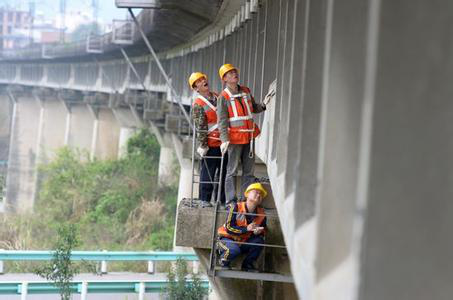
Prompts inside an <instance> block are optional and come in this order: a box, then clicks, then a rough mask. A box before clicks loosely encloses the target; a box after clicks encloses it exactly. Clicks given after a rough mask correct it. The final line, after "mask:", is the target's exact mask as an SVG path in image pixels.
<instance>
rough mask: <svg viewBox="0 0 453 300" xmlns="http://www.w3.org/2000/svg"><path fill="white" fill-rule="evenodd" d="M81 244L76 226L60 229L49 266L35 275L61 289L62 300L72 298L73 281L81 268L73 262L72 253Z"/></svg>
mask: <svg viewBox="0 0 453 300" xmlns="http://www.w3.org/2000/svg"><path fill="white" fill-rule="evenodd" d="M78 244H79V239H78V237H77V231H76V228H75V227H74V225H72V224H68V225H63V226H61V227H60V228H58V240H57V242H56V245H55V253H54V254H53V258H52V260H51V261H50V262H49V264H47V265H45V266H44V267H41V268H38V269H37V270H35V273H36V274H38V275H39V276H41V277H44V278H46V279H47V280H49V281H53V282H54V283H55V285H56V286H57V287H58V288H59V289H60V296H61V299H62V300H69V299H70V298H71V294H72V291H71V281H72V279H73V278H74V276H75V275H76V274H78V273H79V268H78V267H77V266H76V265H74V264H73V263H72V261H71V252H72V250H73V249H74V247H77V245H78Z"/></svg>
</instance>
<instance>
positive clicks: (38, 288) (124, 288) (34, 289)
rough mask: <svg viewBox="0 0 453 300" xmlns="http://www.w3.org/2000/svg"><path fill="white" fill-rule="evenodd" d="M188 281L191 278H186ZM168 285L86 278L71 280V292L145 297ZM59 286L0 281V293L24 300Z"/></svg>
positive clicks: (205, 283) (206, 283)
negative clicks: (136, 294) (131, 294)
mask: <svg viewBox="0 0 453 300" xmlns="http://www.w3.org/2000/svg"><path fill="white" fill-rule="evenodd" d="M187 282H188V283H190V282H191V280H187ZM167 286H168V281H167V280H162V279H161V280H137V281H121V280H87V281H73V282H71V286H70V289H71V292H72V293H74V294H80V299H81V300H86V299H87V294H88V293H98V294H99V293H138V299H139V300H143V299H145V293H161V292H162V291H163V289H164V288H166V287H167ZM201 286H202V287H204V288H209V281H208V280H207V279H201ZM59 292H60V290H59V288H58V287H57V286H55V284H54V283H52V282H45V281H3V282H1V281H0V295H17V294H19V295H21V300H25V299H26V298H27V295H28V294H58V293H59Z"/></svg>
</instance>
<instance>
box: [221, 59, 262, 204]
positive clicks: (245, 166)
mask: <svg viewBox="0 0 453 300" xmlns="http://www.w3.org/2000/svg"><path fill="white" fill-rule="evenodd" d="M219 76H220V79H221V80H222V83H223V84H224V86H225V89H224V90H223V91H222V92H221V93H220V96H219V99H218V104H217V119H218V126H219V131H220V140H221V142H222V144H221V145H220V150H221V151H222V153H227V152H228V165H227V174H226V178H225V191H226V202H227V203H229V202H231V201H237V200H238V198H237V196H236V189H235V187H236V184H235V181H236V177H237V174H238V171H239V170H238V169H239V165H241V166H242V190H244V189H245V187H247V186H249V185H250V184H251V183H252V182H254V180H255V177H254V169H255V156H254V141H255V138H256V137H257V136H258V135H259V134H260V129H259V127H258V125H256V124H255V122H254V121H253V114H256V113H261V112H263V111H265V110H266V104H265V103H266V101H268V99H269V95H266V98H265V101H262V102H261V103H257V102H256V101H255V99H254V98H253V96H252V93H251V91H250V89H249V88H248V87H246V86H243V85H240V84H239V70H238V68H236V67H235V66H234V65H232V64H224V65H222V66H221V67H220V68H219Z"/></svg>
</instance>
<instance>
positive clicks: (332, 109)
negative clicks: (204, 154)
mask: <svg viewBox="0 0 453 300" xmlns="http://www.w3.org/2000/svg"><path fill="white" fill-rule="evenodd" d="M159 2H162V3H163V4H165V3H166V1H159ZM168 3H173V2H171V1H169V2H168ZM217 4H220V6H216V7H218V9H217V10H216V12H217V13H214V14H215V17H214V18H213V19H211V20H207V21H206V23H204V24H202V25H200V26H199V27H197V26H194V27H193V28H194V32H193V34H192V35H189V34H188V35H187V36H188V38H187V39H186V40H177V39H174V40H172V43H170V44H168V47H165V46H162V48H159V47H160V46H158V45H159V43H160V39H161V38H162V39H164V40H165V37H166V36H169V37H171V36H172V34H171V33H172V32H171V30H168V28H167V27H166V24H159V23H158V22H157V19H153V20H155V21H156V22H154V21H153V22H151V23H147V25H146V26H145V29H146V30H147V32H148V30H150V28H154V27H155V28H156V29H155V30H157V31H156V32H159V34H158V35H157V36H151V35H150V36H149V37H150V38H151V42H152V44H155V45H156V48H157V49H159V51H158V56H159V58H160V59H161V61H162V65H163V66H164V69H165V70H166V72H167V73H168V74H169V75H170V79H171V83H172V85H173V86H174V88H175V90H176V92H177V94H178V95H180V96H181V99H182V102H183V103H184V104H185V105H186V106H188V105H189V104H190V103H191V97H192V94H191V91H190V90H189V89H188V88H187V83H186V79H187V76H188V75H189V74H190V73H191V72H192V71H196V70H197V71H198V70H199V71H203V72H205V73H207V74H208V77H209V79H210V82H211V86H212V87H213V88H214V89H215V90H217V91H219V90H221V84H220V81H219V78H218V76H217V70H218V67H219V66H220V65H221V64H223V63H225V62H231V63H233V64H235V65H236V66H238V67H239V69H240V76H241V81H242V83H243V84H244V85H247V86H249V87H250V88H251V90H252V93H253V94H254V96H255V98H256V99H257V100H260V99H261V98H262V97H263V95H265V94H266V93H267V90H268V88H269V86H270V84H271V83H272V82H274V81H276V86H277V93H276V95H275V97H274V98H273V99H272V101H271V104H270V106H269V107H268V109H267V111H266V113H265V114H264V115H261V116H259V117H257V122H258V124H259V125H260V126H261V127H262V135H261V137H260V138H259V139H258V140H257V148H256V152H257V156H258V157H259V159H260V163H261V164H262V166H264V173H266V175H267V177H268V178H269V179H270V185H271V188H272V194H273V199H274V203H275V207H276V209H277V213H278V215H279V217H280V218H279V219H280V220H279V221H280V224H281V230H282V233H283V237H284V241H285V244H286V246H287V250H288V254H289V265H290V269H291V273H292V275H293V277H294V282H295V286H296V288H297V292H298V297H299V298H301V299H304V300H305V299H348V300H349V299H365V300H371V299H411V300H413V299H451V297H452V295H453V287H452V286H451V285H449V284H446V282H449V280H450V279H451V278H453V271H452V270H453V268H452V267H451V264H452V260H451V249H452V247H453V240H452V239H451V238H450V236H451V231H452V230H453V218H451V211H452V209H451V204H450V202H451V201H450V199H451V197H452V193H453V192H452V190H451V187H450V186H451V184H450V183H449V182H450V180H449V179H450V178H451V170H453V160H452V159H451V152H452V151H451V150H452V149H453V145H452V143H453V141H452V139H451V138H450V137H451V132H453V125H452V122H451V116H452V115H453V102H452V101H450V100H449V99H450V96H451V95H452V94H453V93H452V92H453V91H452V85H451V74H452V73H453V71H452V70H453V62H452V60H451V51H450V49H451V48H452V43H453V41H452V39H451V29H450V28H452V25H453V24H452V22H453V21H452V19H451V14H450V12H451V11H452V10H453V3H451V2H449V1H435V2H428V1H423V0H412V1H405V0H402V1H392V0H366V1H363V0H353V1H334V0H321V1H311V0H295V1H289V0H263V1H227V0H225V1H221V2H217ZM172 9H174V8H169V11H170V12H171V10H172ZM164 11H165V10H164V9H161V10H157V11H153V12H152V13H164ZM149 13H151V12H149ZM167 16H169V19H168V20H172V21H173V22H172V23H175V24H179V23H178V21H180V20H181V21H182V18H181V19H179V18H178V17H177V16H176V15H175V16H174V17H171V16H170V15H167ZM184 20H189V18H188V19H184ZM186 25H187V24H186ZM189 28H191V27H190V26H189ZM153 30H154V29H153ZM167 30H168V31H167ZM134 41H136V40H134ZM173 42H174V43H173ZM124 48H125V51H126V53H129V54H130V56H131V58H130V60H131V62H132V64H133V65H134V66H135V67H136V69H137V71H138V74H139V75H140V78H138V77H137V76H136V74H135V73H134V72H132V71H131V66H130V65H129V64H128V62H127V60H126V59H124V58H122V57H121V56H120V53H121V52H120V50H119V49H116V50H112V51H110V50H109V51H106V52H105V53H100V54H95V55H94V54H87V53H85V52H84V51H79V54H80V55H79V56H78V57H77V58H75V57H74V55H68V56H64V55H63V56H61V57H60V56H58V57H57V56H56V55H55V56H54V58H50V59H49V58H43V57H35V58H32V59H30V58H28V59H25V58H24V57H23V56H22V57H19V56H8V57H6V56H5V59H4V60H3V61H2V62H1V68H0V83H2V84H3V86H4V87H5V91H6V92H8V91H9V94H8V93H6V94H5V95H9V98H11V94H12V96H13V98H15V99H16V97H17V95H18V94H19V95H20V94H21V93H24V94H26V95H27V96H26V97H25V98H27V99H28V100H26V101H30V100H29V99H34V98H33V95H36V94H37V92H44V93H47V92H48V91H49V90H50V91H63V92H64V93H65V94H71V93H72V94H74V95H76V96H77V95H79V96H77V97H78V98H79V100H82V101H81V105H82V104H83V105H85V106H92V105H93V104H96V105H98V106H102V107H104V108H105V109H110V111H112V110H113V109H118V108H123V109H129V110H130V111H132V112H134V111H135V113H131V114H130V116H137V115H138V116H140V117H141V119H140V120H141V121H142V122H143V124H145V125H149V126H150V127H151V128H152V129H153V130H154V132H155V133H156V134H157V135H158V137H159V141H160V143H161V145H162V146H163V147H166V149H173V151H174V152H175V154H176V157H177V159H178V162H179V164H180V166H181V178H180V179H179V180H180V181H179V187H180V195H179V198H180V199H182V198H183V197H189V196H190V193H189V192H190V188H189V189H188V188H187V187H188V186H189V185H190V181H189V179H190V176H188V175H189V174H190V166H191V164H190V160H189V157H190V156H189V155H187V152H185V150H184V149H186V148H185V142H186V137H185V134H184V132H185V131H184V128H183V126H181V125H184V119H183V117H182V114H181V112H180V111H178V108H177V107H176V108H175V107H174V106H173V105H172V103H173V102H174V101H177V99H174V98H173V97H172V96H171V93H168V87H167V85H166V83H165V82H164V78H163V76H162V74H160V73H159V71H158V68H157V65H156V62H155V61H154V59H153V58H152V57H151V56H150V55H149V54H148V53H147V52H146V49H145V48H144V47H143V45H142V44H141V45H140V43H139V42H136V43H135V44H133V45H130V46H128V47H124ZM134 49H136V50H134ZM141 83H143V84H144V86H145V88H146V89H147V90H148V91H150V92H151V93H152V95H153V97H155V99H157V100H156V101H150V100H149V99H150V98H146V99H148V100H146V101H142V102H140V101H138V102H137V101H136V102H134V101H135V100H131V99H134V97H130V96H131V95H135V94H137V92H138V94H140V93H143V91H142V90H143V86H142V84H141ZM33 93H34V94H33ZM80 95H83V97H81V96H80ZM67 96H68V95H67ZM69 96H70V95H69ZM9 98H4V100H5V101H6V100H9ZM162 100H163V101H162ZM21 102H22V100H21V99H19V101H17V102H15V103H16V109H17V110H19V109H20V105H21ZM162 103H165V105H161V104H162ZM136 104H137V105H136ZM169 104H170V105H169ZM32 106H33V107H35V108H34V110H35V111H36V112H38V111H40V109H41V108H40V107H39V106H36V102H33V103H30V105H27V109H32ZM163 107H164V108H163ZM44 109H45V108H44ZM87 109H88V108H87ZM21 113H24V114H25V113H26V110H25V108H24V110H22V111H21ZM43 113H44V112H43ZM35 115H38V116H39V113H36V114H35ZM181 120H183V121H181ZM15 124H22V123H21V121H20V120H17V122H16V123H15ZM15 124H14V126H15ZM36 124H39V122H37V123H36ZM186 125H187V124H186ZM14 126H12V128H13V130H12V131H11V132H13V133H14V132H17V131H18V130H19V129H17V128H16V127H14ZM93 126H94V125H93ZM93 126H91V127H90V128H92V127H93ZM35 127H36V126H35ZM38 128H39V127H38ZM13 136H14V134H13ZM35 137H36V135H35V134H32V137H30V140H31V142H32V143H33V145H35V146H33V147H31V146H30V147H29V148H26V149H25V150H20V149H19V150H20V151H19V150H18V151H13V152H10V153H13V154H14V153H18V154H19V153H20V154H21V155H22V153H26V154H27V153H28V154H27V155H29V156H27V155H25V157H27V158H28V160H18V161H21V162H23V163H20V164H19V163H18V164H13V163H12V162H13V161H12V158H13V156H10V160H9V161H10V164H9V165H8V168H9V170H11V172H13V170H14V168H16V169H17V170H23V171H18V172H19V173H20V172H23V173H20V174H25V175H23V176H28V177H23V178H28V179H27V180H28V181H29V182H30V181H32V180H34V178H36V176H35V175H33V174H32V173H30V168H28V166H29V164H28V163H32V162H33V160H32V158H33V157H34V156H33V155H36V151H37V150H36V149H37V148H36V147H37V146H36V145H37V144H38V142H37V141H36V140H33V139H32V138H35ZM114 139H115V138H111V139H110V142H112V141H113V140H114ZM15 143H17V140H15V139H14V138H13V139H12V143H11V144H10V147H12V149H13V148H14V147H16V146H15V145H18V144H15ZM26 144H27V143H26V141H24V142H23V143H22V145H26ZM112 144H113V142H112ZM14 149H15V148H14ZM27 149H29V150H27ZM30 153H31V154H30ZM13 154H11V155H13ZM168 161H169V159H168V157H166V158H165V157H162V162H167V165H168ZM22 167H23V168H24V169H21V168H22ZM162 169H165V168H162ZM27 172H28V173H27ZM11 174H12V173H11ZM25 192H30V193H32V188H28V187H26V188H25V189H24V193H25ZM7 201H8V197H7ZM9 201H15V200H14V199H10V200H9Z"/></svg>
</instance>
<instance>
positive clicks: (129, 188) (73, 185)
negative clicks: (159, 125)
mask: <svg viewBox="0 0 453 300" xmlns="http://www.w3.org/2000/svg"><path fill="white" fill-rule="evenodd" d="M158 162H159V145H158V143H157V140H156V138H155V137H154V136H153V135H152V134H151V133H150V132H149V131H148V130H145V129H143V130H141V131H139V132H138V133H137V134H136V135H135V136H133V137H132V138H131V139H130V140H129V142H128V145H127V154H126V155H125V157H124V158H121V159H118V160H106V161H101V160H96V159H95V160H90V159H89V156H88V154H87V153H84V152H80V151H77V150H72V149H69V148H62V149H60V150H59V151H58V152H57V153H56V156H55V159H54V160H53V161H51V162H50V163H49V164H47V165H45V166H41V169H40V172H41V174H42V175H43V176H42V178H43V179H42V181H41V183H40V192H39V199H38V200H37V203H36V204H35V208H34V212H33V214H29V215H21V216H8V217H3V218H2V219H1V220H0V221H1V222H0V249H2V248H3V249H33V250H38V249H50V248H51V247H52V245H53V244H54V242H55V238H56V232H57V229H58V228H59V227H60V226H61V225H62V224H68V223H71V224H74V225H75V227H76V228H77V231H78V234H79V240H80V246H79V248H80V249H81V250H98V249H108V250H170V249H171V247H172V244H173V232H174V220H175V212H176V195H177V189H176V187H167V188H158V186H157V170H158ZM175 176H178V174H177V170H176V167H175Z"/></svg>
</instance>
